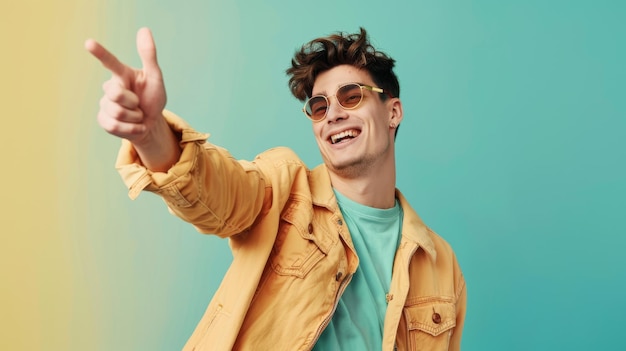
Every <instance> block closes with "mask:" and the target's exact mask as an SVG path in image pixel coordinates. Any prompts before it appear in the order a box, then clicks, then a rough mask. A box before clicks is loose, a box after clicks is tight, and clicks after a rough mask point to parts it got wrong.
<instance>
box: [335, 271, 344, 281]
mask: <svg viewBox="0 0 626 351" xmlns="http://www.w3.org/2000/svg"><path fill="white" fill-rule="evenodd" d="M341 276H343V273H341V272H337V275H335V280H336V281H339V279H341Z"/></svg>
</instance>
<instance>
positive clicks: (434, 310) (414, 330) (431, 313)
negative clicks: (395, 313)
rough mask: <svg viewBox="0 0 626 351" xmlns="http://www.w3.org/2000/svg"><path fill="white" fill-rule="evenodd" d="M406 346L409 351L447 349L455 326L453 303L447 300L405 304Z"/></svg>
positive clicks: (438, 350)
mask: <svg viewBox="0 0 626 351" xmlns="http://www.w3.org/2000/svg"><path fill="white" fill-rule="evenodd" d="M404 317H405V319H406V326H407V329H408V330H407V337H408V340H407V346H408V349H409V350H411V351H421V350H429V351H440V350H441V351H443V350H448V346H449V344H450V337H451V336H452V333H453V331H454V327H455V326H456V308H455V305H454V304H453V303H451V302H447V301H429V302H427V303H423V304H417V305H413V306H406V307H405V308H404Z"/></svg>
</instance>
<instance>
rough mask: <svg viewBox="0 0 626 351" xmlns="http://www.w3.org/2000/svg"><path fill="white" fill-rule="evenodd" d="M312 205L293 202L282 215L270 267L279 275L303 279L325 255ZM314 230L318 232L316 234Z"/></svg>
mask: <svg viewBox="0 0 626 351" xmlns="http://www.w3.org/2000/svg"><path fill="white" fill-rule="evenodd" d="M312 213H313V207H312V206H311V203H310V202H307V201H302V200H297V199H290V201H289V202H288V203H287V205H286V206H285V208H284V209H283V212H282V214H281V219H280V224H279V228H278V233H277V236H276V241H275V242H274V247H273V248H272V255H271V258H270V265H271V267H272V269H273V270H274V272H276V273H277V274H278V275H286V276H295V277H298V278H304V277H305V276H306V275H307V274H308V273H309V272H310V271H311V270H312V269H313V268H314V267H315V265H316V264H317V263H319V262H320V261H321V260H322V259H323V258H324V257H325V256H326V253H325V252H324V251H323V250H322V249H321V248H320V246H319V245H318V242H319V240H318V238H317V237H316V235H321V234H322V231H321V230H315V226H314V223H313V222H312V220H311V218H312V217H313V216H312ZM314 230H315V232H314Z"/></svg>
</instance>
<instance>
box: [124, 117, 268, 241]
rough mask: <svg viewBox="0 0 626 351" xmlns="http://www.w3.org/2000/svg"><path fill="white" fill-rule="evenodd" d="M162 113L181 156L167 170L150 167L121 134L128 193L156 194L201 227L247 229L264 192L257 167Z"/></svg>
mask: <svg viewBox="0 0 626 351" xmlns="http://www.w3.org/2000/svg"><path fill="white" fill-rule="evenodd" d="M164 117H165V119H166V121H167V123H168V124H169V126H170V128H171V129H172V130H173V131H174V133H176V134H177V135H178V137H179V140H180V147H181V156H180V158H179V160H178V161H177V162H176V163H175V164H174V165H172V167H170V169H169V170H168V171H167V172H152V171H150V170H148V169H147V168H146V167H144V166H143V164H142V163H141V160H140V158H139V156H138V155H137V152H136V151H135V149H134V148H133V146H132V144H131V143H130V142H128V141H127V140H123V142H122V147H121V148H120V151H119V153H118V157H117V162H116V168H117V170H118V172H119V173H120V175H121V177H122V180H123V181H124V183H125V184H126V186H127V187H128V189H129V193H128V194H129V196H130V197H131V199H135V198H137V196H139V194H140V193H141V191H142V190H146V191H150V192H153V193H155V194H158V195H160V196H161V197H162V198H163V200H164V201H165V203H166V204H167V206H168V208H169V210H170V212H172V213H173V214H175V215H176V216H178V217H180V218H181V219H183V220H185V221H187V222H189V223H191V224H193V225H194V226H195V227H196V229H197V230H198V231H200V232H202V233H212V234H217V235H219V236H222V237H227V236H230V235H233V234H237V233H240V232H242V231H244V230H245V229H247V228H248V227H249V226H250V225H252V223H253V222H254V220H255V218H256V216H257V214H258V213H259V211H260V209H261V208H262V205H263V201H264V198H265V197H266V196H265V195H266V189H265V188H266V184H265V181H264V179H263V176H262V175H261V173H260V172H259V170H258V169H257V167H256V166H255V165H254V164H253V163H251V162H247V161H237V160H235V159H234V158H233V157H232V156H231V155H230V153H228V151H227V150H225V149H223V148H220V147H218V146H215V145H212V144H210V143H208V142H207V139H208V138H209V134H206V133H200V132H197V131H195V130H194V129H192V128H191V127H190V126H189V125H188V124H187V123H186V122H185V121H184V120H182V119H181V118H180V117H178V116H176V115H175V114H173V113H171V112H169V111H164Z"/></svg>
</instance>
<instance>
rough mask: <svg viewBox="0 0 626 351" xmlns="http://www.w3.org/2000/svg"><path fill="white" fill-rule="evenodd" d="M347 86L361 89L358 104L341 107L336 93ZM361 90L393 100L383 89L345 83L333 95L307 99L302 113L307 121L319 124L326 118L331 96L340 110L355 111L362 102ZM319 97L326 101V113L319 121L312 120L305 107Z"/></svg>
mask: <svg viewBox="0 0 626 351" xmlns="http://www.w3.org/2000/svg"><path fill="white" fill-rule="evenodd" d="M349 85H356V86H358V87H359V89H361V99H360V100H359V102H358V103H357V104H356V105H354V106H352V107H345V106H343V105H342V104H341V103H340V102H339V99H337V92H339V90H341V89H342V88H345V87H347V86H349ZM363 89H367V90H369V91H373V92H375V93H380V94H387V95H388V96H389V97H390V98H393V96H391V94H389V93H388V92H386V91H384V90H383V89H381V88H377V87H374V86H371V85H365V84H359V83H346V84H342V85H340V86H339V87H338V88H337V90H336V91H335V93H334V94H333V95H328V96H326V95H321V94H320V95H313V96H311V97H310V98H308V99H307V100H306V101H305V102H304V106H303V107H302V112H304V115H305V116H306V117H307V118H308V119H310V120H311V121H313V122H321V121H323V120H324V119H326V116H327V115H328V107H330V97H332V96H334V97H335V99H336V100H337V104H338V105H339V106H341V108H342V109H344V110H354V109H356V108H357V107H359V106H360V105H361V102H363V97H364V96H363ZM320 97H321V98H324V100H326V111H324V116H323V117H322V118H320V119H314V118H313V116H309V114H308V113H307V111H306V107H307V105H308V104H309V102H310V101H311V100H312V99H315V98H320Z"/></svg>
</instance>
